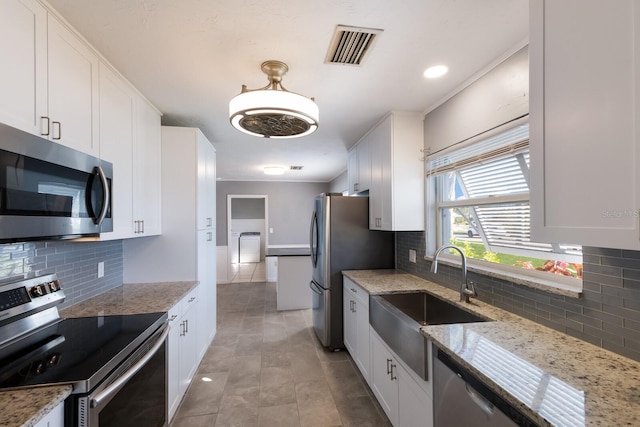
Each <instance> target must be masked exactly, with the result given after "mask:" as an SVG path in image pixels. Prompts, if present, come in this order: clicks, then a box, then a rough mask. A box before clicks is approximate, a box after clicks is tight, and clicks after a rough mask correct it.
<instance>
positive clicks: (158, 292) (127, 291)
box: [60, 282, 198, 318]
mask: <svg viewBox="0 0 640 427" xmlns="http://www.w3.org/2000/svg"><path fill="white" fill-rule="evenodd" d="M197 285H198V282H157V283H132V284H124V285H121V286H118V287H115V288H113V289H110V290H108V291H107V292H105V293H103V294H100V295H98V296H95V297H93V298H90V299H88V300H86V301H83V302H80V303H78V304H74V305H72V306H70V307H67V308H64V309H62V310H60V316H62V317H66V318H69V317H88V316H109V315H117V314H138V313H160V312H167V311H169V309H170V308H171V307H173V306H174V305H175V304H176V303H177V302H178V301H180V299H181V298H182V297H183V296H184V295H185V294H187V293H188V292H189V291H190V290H191V289H193V288H194V287H196V286H197Z"/></svg>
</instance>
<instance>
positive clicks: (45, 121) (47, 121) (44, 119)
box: [40, 116, 51, 136]
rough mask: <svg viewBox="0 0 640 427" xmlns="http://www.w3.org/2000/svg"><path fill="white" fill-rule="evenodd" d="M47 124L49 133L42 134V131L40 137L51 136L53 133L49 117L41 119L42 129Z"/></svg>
mask: <svg viewBox="0 0 640 427" xmlns="http://www.w3.org/2000/svg"><path fill="white" fill-rule="evenodd" d="M44 123H46V124H47V131H46V132H42V131H40V135H42V136H49V134H50V133H51V125H50V123H51V122H50V120H49V117H47V116H41V117H40V128H41V129H42V128H43V126H42V125H43V124H44Z"/></svg>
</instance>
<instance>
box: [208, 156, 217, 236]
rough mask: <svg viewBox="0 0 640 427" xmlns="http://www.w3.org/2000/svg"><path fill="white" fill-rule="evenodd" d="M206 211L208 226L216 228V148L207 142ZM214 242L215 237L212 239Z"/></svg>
mask: <svg viewBox="0 0 640 427" xmlns="http://www.w3.org/2000/svg"><path fill="white" fill-rule="evenodd" d="M207 184H208V185H207V199H206V200H207V211H208V212H209V218H211V219H210V220H209V221H208V222H207V223H208V224H211V227H210V228H213V229H215V228H216V150H215V149H214V148H213V147H212V146H211V144H209V150H208V153H207ZM214 242H215V239H214Z"/></svg>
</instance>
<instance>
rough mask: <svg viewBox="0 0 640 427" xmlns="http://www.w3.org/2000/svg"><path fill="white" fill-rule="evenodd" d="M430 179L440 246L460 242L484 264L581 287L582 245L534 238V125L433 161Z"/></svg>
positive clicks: (497, 136) (500, 134) (497, 135)
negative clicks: (531, 134) (531, 166)
mask: <svg viewBox="0 0 640 427" xmlns="http://www.w3.org/2000/svg"><path fill="white" fill-rule="evenodd" d="M427 179H428V181H429V182H428V188H431V189H433V191H434V193H435V200H434V203H431V204H430V205H431V206H433V209H435V231H436V236H437V242H436V244H437V246H440V245H443V244H455V245H457V246H459V247H460V248H461V249H463V250H464V252H465V255H466V256H467V258H469V259H471V260H477V262H479V263H480V264H479V265H486V266H491V267H493V268H495V267H499V268H500V269H501V270H505V271H507V272H508V271H512V272H518V273H520V274H522V273H525V274H527V275H532V276H538V277H545V274H542V273H541V272H546V273H554V274H556V275H560V276H565V277H567V278H568V279H560V280H564V282H565V284H570V285H574V286H579V283H576V282H579V281H578V280H577V279H581V278H582V248H581V247H580V246H576V245H569V244H549V243H539V242H532V241H531V239H530V237H531V233H530V232H531V230H530V210H529V125H528V124H522V125H519V126H515V127H513V128H511V129H509V130H506V131H503V132H500V133H497V134H495V135H493V136H490V137H486V138H484V139H481V140H479V141H477V142H475V143H473V144H469V145H466V146H464V147H462V148H460V149H457V150H454V151H449V152H445V153H444V154H440V155H438V156H435V157H433V158H430V159H429V160H428V161H427ZM431 226H432V227H433V225H431ZM523 270H526V271H523ZM546 277H547V278H551V279H553V280H558V279H559V278H558V277H550V276H546Z"/></svg>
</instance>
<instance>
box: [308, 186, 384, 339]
mask: <svg viewBox="0 0 640 427" xmlns="http://www.w3.org/2000/svg"><path fill="white" fill-rule="evenodd" d="M394 245H395V234H394V233H393V232H390V231H374V230H369V198H368V197H347V196H342V195H341V194H333V193H328V194H324V193H323V194H320V195H319V196H316V198H315V200H314V209H313V214H312V216H311V236H310V247H311V262H312V266H313V273H312V278H311V282H310V283H309V287H310V288H311V290H312V291H313V292H312V299H313V300H312V317H313V327H314V329H315V331H316V335H317V336H318V338H319V339H320V341H321V342H322V345H324V346H325V347H328V348H329V349H330V350H339V349H342V348H344V343H343V336H342V335H343V323H342V273H341V272H342V271H343V270H368V269H379V268H394V267H395V246H394Z"/></svg>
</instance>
